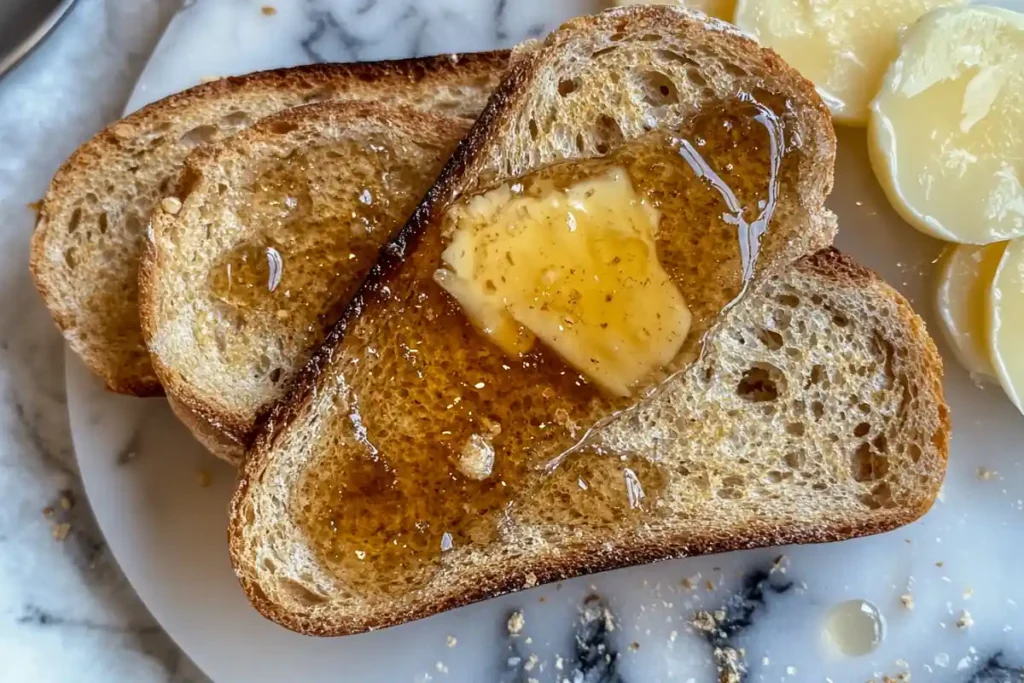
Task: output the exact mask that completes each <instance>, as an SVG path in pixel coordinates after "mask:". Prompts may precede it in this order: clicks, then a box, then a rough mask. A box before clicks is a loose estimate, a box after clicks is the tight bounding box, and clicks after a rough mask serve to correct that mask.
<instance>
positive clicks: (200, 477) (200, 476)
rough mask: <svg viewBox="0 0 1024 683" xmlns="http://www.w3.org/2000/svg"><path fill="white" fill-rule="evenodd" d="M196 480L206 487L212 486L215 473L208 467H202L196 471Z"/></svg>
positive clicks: (202, 486)
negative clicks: (211, 472)
mask: <svg viewBox="0 0 1024 683" xmlns="http://www.w3.org/2000/svg"><path fill="white" fill-rule="evenodd" d="M196 480H197V481H198V482H199V486H200V487H201V488H204V489H208V488H210V484H212V483H213V475H212V474H210V471H209V470H208V469H206V468H200V469H199V470H197V471H196Z"/></svg>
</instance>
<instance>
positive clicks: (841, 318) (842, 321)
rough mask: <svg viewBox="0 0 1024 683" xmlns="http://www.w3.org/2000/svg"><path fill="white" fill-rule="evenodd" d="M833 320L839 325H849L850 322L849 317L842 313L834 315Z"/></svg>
mask: <svg viewBox="0 0 1024 683" xmlns="http://www.w3.org/2000/svg"><path fill="white" fill-rule="evenodd" d="M832 322H833V323H834V324H836V325H837V326H839V327H846V326H847V325H849V324H850V319H849V318H847V317H846V316H845V315H843V314H842V313H836V314H835V315H833V316H832Z"/></svg>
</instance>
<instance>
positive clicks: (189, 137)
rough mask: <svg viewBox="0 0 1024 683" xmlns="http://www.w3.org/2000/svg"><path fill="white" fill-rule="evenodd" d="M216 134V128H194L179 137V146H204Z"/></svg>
mask: <svg viewBox="0 0 1024 683" xmlns="http://www.w3.org/2000/svg"><path fill="white" fill-rule="evenodd" d="M216 134H217V126H196V127H195V128H193V129H191V130H189V131H187V132H186V133H185V134H184V135H182V136H181V140H180V142H181V144H182V145H184V146H186V147H198V146H199V145H205V144H206V143H208V142H210V140H212V139H213V136H214V135H216Z"/></svg>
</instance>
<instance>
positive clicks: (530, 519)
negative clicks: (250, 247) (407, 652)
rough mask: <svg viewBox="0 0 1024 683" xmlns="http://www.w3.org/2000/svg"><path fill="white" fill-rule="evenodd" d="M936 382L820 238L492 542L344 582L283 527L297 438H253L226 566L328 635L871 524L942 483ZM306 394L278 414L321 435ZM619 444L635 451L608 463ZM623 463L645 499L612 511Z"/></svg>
mask: <svg viewBox="0 0 1024 683" xmlns="http://www.w3.org/2000/svg"><path fill="white" fill-rule="evenodd" d="M941 379H942V361H941V358H940V356H939V355H938V352H937V350H936V348H935V345H934V343H933V342H932V340H931V339H930V338H929V336H928V334H927V332H926V330H925V326H924V323H923V321H922V320H921V319H920V318H918V316H917V315H916V314H914V312H913V311H912V310H911V308H910V306H909V304H908V303H907V302H906V301H905V300H904V299H903V297H901V296H900V295H899V294H898V293H897V292H896V291H895V290H893V289H892V288H891V287H889V286H888V285H887V284H885V283H884V282H883V281H882V280H881V279H879V278H878V277H877V276H876V275H875V274H874V273H872V272H870V271H868V270H866V269H864V268H862V267H860V266H858V265H856V264H855V263H853V262H852V261H851V260H850V259H848V258H846V257H844V256H842V255H840V254H839V253H838V252H836V251H834V250H825V251H822V252H819V253H817V254H814V255H812V256H808V257H805V258H803V259H801V260H800V261H798V262H797V263H796V264H795V265H794V266H793V267H791V268H790V269H789V270H788V271H787V272H786V273H785V274H783V275H780V276H777V277H775V278H773V279H772V280H770V281H768V282H767V283H766V284H765V286H764V287H763V288H762V289H761V291H760V292H759V293H758V294H757V295H754V296H750V297H748V298H746V299H745V300H744V301H743V302H742V303H741V304H740V305H739V306H738V307H737V308H736V309H735V310H734V314H733V315H732V316H731V317H730V318H729V319H728V320H727V321H725V322H723V324H722V326H721V327H720V328H719V329H718V330H717V333H716V334H715V335H714V341H713V342H712V343H711V344H710V347H709V350H708V352H707V353H706V354H705V356H704V357H703V358H702V359H701V361H700V362H698V363H697V364H696V365H694V366H692V367H691V368H690V369H689V370H687V371H686V372H685V373H684V374H683V375H682V376H680V377H677V378H676V379H675V380H673V381H672V382H671V383H670V384H669V385H668V386H667V388H666V389H665V390H664V391H663V392H662V393H661V394H659V395H658V396H657V397H656V398H655V400H653V401H650V402H649V403H647V404H646V405H644V406H643V407H642V408H641V409H640V410H638V411H636V412H634V413H632V414H631V415H629V416H628V418H627V419H625V420H622V421H619V422H616V423H612V424H611V425H610V426H609V427H608V428H606V429H605V430H603V431H602V432H601V433H600V434H599V441H598V443H597V446H598V448H597V449H595V452H600V451H601V450H603V451H604V452H605V453H606V455H603V456H597V457H601V458H603V460H602V461H601V462H599V463H595V462H590V463H588V462H585V461H583V460H582V459H580V460H576V461H574V460H572V459H569V460H566V461H564V462H563V463H562V464H561V465H560V469H558V470H556V471H555V472H554V474H552V475H549V476H547V477H546V478H540V479H539V480H538V481H537V482H535V483H534V484H533V485H532V486H531V487H530V489H529V490H528V492H527V493H525V494H524V495H525V497H526V498H527V502H528V508H527V509H526V510H525V511H524V513H523V514H521V515H520V514H516V513H514V512H513V514H511V515H510V517H509V519H508V520H506V522H505V526H504V527H503V528H502V529H501V535H500V538H499V539H497V540H494V541H492V542H490V543H486V544H484V545H482V546H475V545H473V544H471V543H468V544H466V545H465V546H460V545H459V544H455V545H454V547H453V548H452V549H451V550H450V551H448V552H447V553H445V557H443V558H442V559H441V561H440V562H439V563H438V564H436V565H435V566H433V567H432V568H431V572H430V573H429V574H427V575H426V576H424V577H423V579H422V583H416V584H414V585H408V584H403V583H402V582H401V581H402V578H404V577H402V576H401V575H399V576H398V577H396V578H395V581H396V584H395V585H388V583H387V582H388V580H389V579H388V577H387V576H385V577H382V578H380V579H379V580H378V581H374V582H370V583H369V584H367V583H366V582H364V581H352V580H350V579H347V578H346V576H345V575H344V574H343V573H342V574H339V573H337V572H336V570H335V569H334V568H333V567H332V566H331V565H329V564H326V563H325V562H324V561H323V559H322V555H321V554H320V553H319V552H318V548H317V544H316V541H314V540H311V539H310V538H309V537H308V536H307V535H306V532H305V531H304V530H303V528H302V527H301V525H299V524H297V520H300V519H301V513H299V512H297V509H296V508H297V506H301V505H302V504H304V503H303V499H302V498H301V497H300V494H301V492H302V491H301V489H300V488H299V486H298V484H299V482H301V481H302V477H303V469H304V468H305V467H308V465H309V462H308V460H309V455H308V452H307V451H306V450H304V449H308V448H312V444H311V442H312V439H311V438H310V437H305V438H303V434H302V433H301V430H298V429H296V430H295V431H292V430H290V429H286V430H283V433H280V432H279V435H278V436H277V438H276V439H274V440H272V439H271V438H269V437H268V438H267V439H266V440H264V441H262V442H261V443H260V444H259V446H258V447H257V449H256V451H255V453H254V455H253V457H252V458H251V460H250V462H249V463H248V465H247V466H246V468H245V473H244V476H243V478H242V481H241V485H240V487H239V490H238V492H237V494H236V496H235V499H234V503H233V509H232V518H231V528H230V540H231V555H232V560H233V562H234V566H235V571H236V572H237V574H238V576H239V578H240V580H241V583H242V586H243V587H244V588H245V590H246V592H247V594H248V595H249V598H250V600H251V601H252V602H253V604H254V605H255V607H256V608H257V609H258V610H259V611H260V612H261V613H263V614H264V615H265V616H267V617H268V618H270V619H272V620H274V621H276V622H278V623H280V624H282V625H284V626H286V627H288V628H290V629H293V630H295V631H299V632H301V633H307V634H313V635H341V634H346V633H355V632H359V631H364V630H368V629H377V628H383V627H386V626H390V625H393V624H398V623H401V622H404V621H409V620H412V619H416V618H420V617H425V616H428V615H430V614H434V613H436V612H439V611H443V610H446V609H450V608H453V607H457V606H460V605H465V604H468V603H470V602H474V601H476V600H482V599H485V598H488V597H492V596H495V595H499V594H502V593H505V592H509V591H515V590H520V589H523V588H528V587H531V586H533V585H535V584H536V583H544V582H550V581H558V580H563V579H567V578H571V577H573V576H578V575H580V574H585V573H590V572H597V571H604V570H608V569H615V568H618V567H623V566H628V565H632V564H639V563H644V562H652V561H656V560H661V559H668V558H674V557H683V556H693V555H699V554H705V553H715V552H724V551H728V550H735V549H741V548H752V547H759V546H769V545H783V544H789V543H819V542H829V541H836V540H842V539H847V538H852V537H856V536H864V535H868V534H874V533H880V532H883V531H887V530H890V529H893V528H896V527H898V526H901V525H903V524H907V523H909V522H911V521H913V520H915V519H917V518H918V517H919V516H920V515H922V514H924V513H925V512H926V511H927V510H928V508H929V507H930V506H931V504H932V503H933V501H934V499H935V497H936V495H937V494H938V491H939V488H940V487H941V485H942V480H943V477H944V473H945V466H946V457H947V454H948V447H949V416H948V410H947V408H946V406H945V403H944V401H943V395H942V385H941ZM325 388H326V387H325ZM318 403H319V404H320V406H318V409H317V410H315V412H310V413H307V414H305V415H303V416H302V417H300V418H299V420H298V421H297V422H293V423H292V425H294V426H295V427H301V428H302V429H305V430H310V431H313V430H316V429H318V426H317V424H316V423H317V422H318V421H323V420H327V419H329V415H330V411H331V408H329V406H331V405H333V404H332V397H331V396H323V397H322V398H321V399H320V400H319V401H318ZM324 404H326V406H325V405H324ZM524 419H526V418H525V416H524ZM283 439H288V440H290V441H293V442H294V443H295V445H294V446H292V447H291V448H289V449H288V450H286V451H285V450H282V448H283V447H284V445H285V444H286V443H287V442H286V441H283ZM307 439H308V440H307ZM268 449H273V450H268ZM623 449H624V450H626V451H627V452H630V453H637V454H642V455H640V456H639V457H632V458H631V459H630V462H621V461H619V460H618V456H616V455H615V454H616V453H618V452H621V451H622V450H623ZM586 457H589V458H594V457H595V456H594V455H591V454H588V455H587V456H586ZM627 469H628V470H629V471H631V472H634V473H635V474H636V481H638V482H639V483H640V485H641V487H642V488H643V490H644V491H645V492H646V493H645V495H646V498H645V499H644V500H645V501H649V502H650V504H649V505H644V506H643V507H641V508H631V507H630V506H629V496H630V493H629V489H628V484H627V482H628V481H629V480H630V479H629V475H626V474H625V473H626V470H627ZM581 481H582V482H583V483H584V485H586V486H588V487H589V488H588V489H586V490H584V489H582V488H581V487H580V486H581V485H580V483H579V482H581ZM439 495H440V494H439ZM633 495H636V494H635V493H634V494H633ZM380 524H381V525H384V524H386V522H385V521H383V520H382V521H380ZM414 588H415V590H413V589H414Z"/></svg>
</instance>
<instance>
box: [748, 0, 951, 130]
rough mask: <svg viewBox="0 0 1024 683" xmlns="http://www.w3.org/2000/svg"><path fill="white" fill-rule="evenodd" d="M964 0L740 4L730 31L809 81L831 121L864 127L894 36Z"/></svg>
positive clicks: (762, 0)
mask: <svg viewBox="0 0 1024 683" xmlns="http://www.w3.org/2000/svg"><path fill="white" fill-rule="evenodd" d="M964 2H965V0H740V2H739V5H738V6H737V7H736V20H735V21H736V25H737V26H739V27H740V28H741V29H743V30H744V31H747V32H748V33H751V34H753V35H754V36H755V37H756V38H757V39H758V41H759V42H760V43H761V44H762V45H765V46H767V47H770V48H772V49H774V50H775V51H776V52H778V53H779V55H780V56H781V57H782V58H783V59H785V60H786V61H787V62H789V63H790V64H792V65H793V66H794V67H796V69H797V71H799V72H800V73H801V74H803V75H804V76H805V77H807V78H808V79H810V80H811V81H812V82H813V83H814V85H815V86H816V87H817V89H818V92H819V93H820V94H821V97H822V99H823V100H825V103H826V104H827V105H828V107H829V109H830V110H831V111H832V115H833V116H834V117H835V118H836V120H837V121H839V122H841V123H847V124H855V125H864V124H865V123H867V121H868V105H869V104H870V103H871V98H872V97H874V95H875V93H876V92H877V91H878V84H879V83H881V81H882V76H883V74H884V73H885V70H886V68H888V66H889V63H890V62H891V61H892V60H893V59H894V58H895V57H896V54H897V52H898V51H899V33H900V30H901V29H903V28H904V27H906V26H909V25H911V24H913V23H914V22H915V21H916V20H917V19H918V18H919V17H921V16H923V15H924V14H925V13H927V12H928V11H930V10H933V9H935V8H937V7H943V6H946V5H960V4H964Z"/></svg>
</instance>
